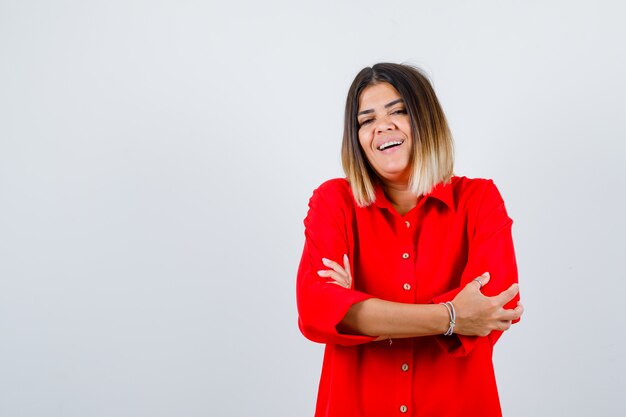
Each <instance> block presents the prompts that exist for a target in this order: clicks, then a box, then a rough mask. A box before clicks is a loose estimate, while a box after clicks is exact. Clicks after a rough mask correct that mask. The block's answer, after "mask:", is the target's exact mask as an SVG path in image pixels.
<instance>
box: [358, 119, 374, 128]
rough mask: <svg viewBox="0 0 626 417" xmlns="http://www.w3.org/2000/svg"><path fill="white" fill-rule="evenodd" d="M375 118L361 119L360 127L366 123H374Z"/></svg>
mask: <svg viewBox="0 0 626 417" xmlns="http://www.w3.org/2000/svg"><path fill="white" fill-rule="evenodd" d="M373 120H374V119H365V120H361V121H360V122H359V127H361V126H365V125H367V124H370V123H372V121H373Z"/></svg>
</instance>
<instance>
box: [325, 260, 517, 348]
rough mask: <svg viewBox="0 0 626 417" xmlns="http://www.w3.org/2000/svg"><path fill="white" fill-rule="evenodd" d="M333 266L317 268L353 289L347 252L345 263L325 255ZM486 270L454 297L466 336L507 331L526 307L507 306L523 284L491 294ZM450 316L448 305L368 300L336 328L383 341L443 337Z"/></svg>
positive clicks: (353, 308) (459, 323)
mask: <svg viewBox="0 0 626 417" xmlns="http://www.w3.org/2000/svg"><path fill="white" fill-rule="evenodd" d="M322 262H323V264H324V265H325V266H326V267H328V268H329V269H324V270H320V271H318V272H317V273H318V275H319V276H321V277H327V278H330V279H331V280H330V281H328V284H329V285H331V284H335V285H339V286H341V287H345V288H351V287H352V274H351V271H350V263H349V260H348V257H347V256H346V255H344V257H343V266H342V265H340V264H339V263H337V262H334V261H332V260H329V259H326V258H324V259H322ZM489 280H490V276H489V273H488V272H486V273H484V274H483V275H481V276H479V277H477V278H476V279H475V280H473V281H471V282H469V283H468V284H466V285H465V286H464V287H463V289H462V290H461V291H460V292H459V293H458V294H457V295H456V297H454V299H453V300H452V301H451V302H452V304H453V305H454V307H455V310H456V326H455V328H454V332H455V333H456V334H459V335H465V336H487V335H489V334H490V333H491V332H492V331H494V330H497V331H505V330H508V329H509V328H510V327H511V323H512V322H513V321H516V320H519V318H520V317H521V315H522V313H523V312H524V307H523V306H522V304H521V303H519V302H518V303H517V305H516V307H515V308H513V309H506V308H505V305H506V304H507V303H509V302H510V301H511V300H513V298H515V296H516V295H517V293H518V291H519V289H518V284H513V285H511V286H510V287H509V288H508V289H506V290H504V291H502V292H501V293H500V294H498V295H496V296H493V297H488V296H485V295H483V293H482V292H481V288H482V286H484V285H487V284H488V283H489ZM449 323H450V316H449V313H448V310H447V308H446V307H445V306H442V305H439V304H405V303H397V302H392V301H386V300H381V299H378V298H369V299H367V300H364V301H361V302H358V303H355V304H354V305H352V306H351V307H350V308H349V310H348V312H347V313H346V315H345V316H344V318H343V319H342V320H341V321H340V322H339V324H338V325H337V329H338V330H339V331H340V332H341V333H345V334H359V335H366V336H377V337H378V340H383V339H388V338H407V337H418V336H431V335H440V334H443V333H445V332H446V330H447V329H448V326H449Z"/></svg>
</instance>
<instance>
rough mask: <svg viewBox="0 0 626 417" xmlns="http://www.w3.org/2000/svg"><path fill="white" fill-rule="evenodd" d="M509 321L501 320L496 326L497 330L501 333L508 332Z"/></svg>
mask: <svg viewBox="0 0 626 417" xmlns="http://www.w3.org/2000/svg"><path fill="white" fill-rule="evenodd" d="M511 324H512V323H511V321H510V320H502V321H500V322H498V325H497V326H496V329H497V330H501V331H506V330H509V329H510V328H511Z"/></svg>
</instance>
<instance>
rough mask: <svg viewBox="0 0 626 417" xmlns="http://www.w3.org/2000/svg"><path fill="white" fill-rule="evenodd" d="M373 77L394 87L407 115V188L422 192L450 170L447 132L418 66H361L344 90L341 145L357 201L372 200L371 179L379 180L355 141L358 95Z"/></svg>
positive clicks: (451, 156)
mask: <svg viewBox="0 0 626 417" xmlns="http://www.w3.org/2000/svg"><path fill="white" fill-rule="evenodd" d="M379 83H389V84H390V85H392V86H393V87H394V88H395V89H396V90H397V91H398V93H399V94H400V97H402V99H403V101H404V104H405V106H406V110H407V113H408V114H409V117H410V121H411V132H412V134H413V145H412V155H411V161H410V163H411V167H412V168H413V171H412V173H411V179H410V187H411V190H412V191H413V192H414V193H415V194H416V195H417V196H420V195H424V194H428V193H429V192H431V191H432V189H433V188H434V187H435V186H436V185H437V184H439V183H442V182H443V183H446V182H448V181H450V178H451V177H452V175H453V171H454V143H453V140H452V134H451V133H450V129H449V128H448V122H447V120H446V116H445V114H444V113H443V109H442V108H441V105H440V104H439V100H438V99H437V96H436V95H435V91H434V89H433V87H432V85H431V84H430V82H429V81H428V78H427V77H426V76H425V75H424V74H423V73H422V71H421V70H419V69H418V68H415V67H412V66H410V65H405V64H390V63H380V64H376V65H374V66H372V67H367V68H363V69H362V70H361V71H360V72H359V73H358V74H357V76H356V78H355V79H354V81H353V82H352V85H351V86H350V90H349V91H348V97H347V99H346V110H345V117H344V130H343V143H342V146H341V161H342V164H343V169H344V172H345V174H346V177H347V178H348V181H349V183H350V187H351V188H352V194H354V198H355V200H356V202H357V204H358V205H359V206H361V207H365V206H369V205H370V204H372V203H373V202H374V201H376V194H375V185H376V183H377V182H380V181H381V180H380V178H379V177H378V174H376V171H375V170H374V169H373V168H372V166H371V164H370V163H369V161H368V160H367V157H366V156H365V153H364V152H363V149H362V148H361V144H360V143H359V123H358V121H357V113H358V111H359V97H360V95H361V93H362V91H363V90H364V89H365V88H366V87H368V86H371V85H375V84H379Z"/></svg>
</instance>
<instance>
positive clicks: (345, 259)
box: [343, 254, 352, 285]
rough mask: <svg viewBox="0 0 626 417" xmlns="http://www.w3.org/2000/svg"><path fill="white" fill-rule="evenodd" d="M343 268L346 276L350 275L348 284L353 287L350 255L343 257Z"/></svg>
mask: <svg viewBox="0 0 626 417" xmlns="http://www.w3.org/2000/svg"><path fill="white" fill-rule="evenodd" d="M343 266H344V269H345V271H346V274H348V283H349V284H350V285H352V271H351V270H350V260H349V259H348V255H346V254H344V255H343Z"/></svg>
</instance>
